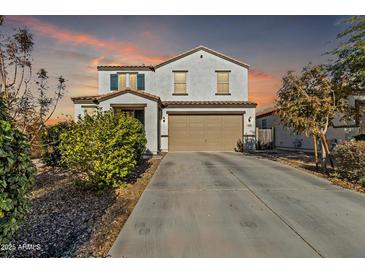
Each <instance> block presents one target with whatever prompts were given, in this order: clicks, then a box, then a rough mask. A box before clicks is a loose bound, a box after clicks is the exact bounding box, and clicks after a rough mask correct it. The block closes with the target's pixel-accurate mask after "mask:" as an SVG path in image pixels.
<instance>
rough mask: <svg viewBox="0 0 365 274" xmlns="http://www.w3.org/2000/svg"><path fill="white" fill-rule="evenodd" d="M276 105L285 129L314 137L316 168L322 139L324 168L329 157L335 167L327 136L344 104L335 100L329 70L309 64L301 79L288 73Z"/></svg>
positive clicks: (300, 76)
mask: <svg viewBox="0 0 365 274" xmlns="http://www.w3.org/2000/svg"><path fill="white" fill-rule="evenodd" d="M276 104H277V107H278V114H279V116H280V118H281V120H282V123H283V125H284V126H286V127H288V128H289V129H291V130H293V131H294V132H296V133H299V134H302V133H304V134H306V135H307V136H312V137H313V144H314V150H315V160H316V166H318V158H317V141H318V139H319V140H321V145H322V167H323V168H325V165H326V161H327V156H328V157H329V158H330V161H331V164H332V165H333V163H332V159H331V156H330V151H329V148H328V144H327V140H326V133H327V129H328V127H329V125H330V122H331V121H332V119H333V118H334V117H335V115H336V112H337V111H338V110H339V109H342V107H343V101H342V100H336V98H335V94H334V92H333V86H332V83H331V79H330V78H329V77H328V72H327V69H326V66H324V65H317V66H314V65H312V64H308V65H307V66H306V67H304V68H303V70H302V73H301V74H300V75H296V74H294V72H292V71H290V72H288V73H287V74H286V75H285V76H284V77H283V85H282V87H281V88H280V90H279V92H278V99H277V102H276Z"/></svg>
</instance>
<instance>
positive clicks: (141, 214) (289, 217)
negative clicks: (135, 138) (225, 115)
mask: <svg viewBox="0 0 365 274" xmlns="http://www.w3.org/2000/svg"><path fill="white" fill-rule="evenodd" d="M110 255H111V256H112V257H365V196H364V195H363V194H359V193H356V192H353V191H349V190H344V189H341V188H339V187H336V186H333V185H330V183H328V182H327V181H326V180H324V179H320V178H318V177H315V176H312V175H310V174H307V173H304V172H302V171H298V170H296V169H294V168H291V167H288V166H285V165H282V164H279V163H277V162H273V161H270V160H264V159H257V158H255V157H251V156H242V154H238V153H206V152H194V153H168V154H167V155H166V156H165V158H164V159H163V160H162V162H161V164H160V167H159V168H158V170H157V172H156V174H155V175H154V177H153V179H152V181H151V182H150V184H149V186H148V187H147V188H146V190H145V191H144V193H143V195H142V197H141V199H140V200H139V202H138V204H137V206H136V207H135V209H134V210H133V212H132V214H131V216H130V217H129V219H128V221H127V222H126V224H125V226H124V228H123V230H122V231H121V233H120V235H119V237H118V238H117V240H116V242H115V243H114V245H113V247H112V249H111V250H110Z"/></svg>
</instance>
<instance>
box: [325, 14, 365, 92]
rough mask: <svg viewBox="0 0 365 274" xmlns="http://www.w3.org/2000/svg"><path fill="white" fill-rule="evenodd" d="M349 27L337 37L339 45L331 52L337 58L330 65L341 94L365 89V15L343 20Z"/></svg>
mask: <svg viewBox="0 0 365 274" xmlns="http://www.w3.org/2000/svg"><path fill="white" fill-rule="evenodd" d="M343 23H344V24H346V25H348V27H347V29H346V30H344V31H342V32H340V33H339V34H338V35H337V38H338V39H339V40H340V41H341V44H340V45H339V47H337V48H336V49H335V50H334V51H332V52H330V53H331V54H333V55H334V56H335V57H336V60H335V61H334V62H333V63H332V64H331V65H330V71H331V74H332V76H333V81H334V83H335V87H336V88H337V91H338V92H339V95H340V96H348V95H349V94H351V93H352V92H358V91H365V16H352V17H348V18H346V19H345V20H343Z"/></svg>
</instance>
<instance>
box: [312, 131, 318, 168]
mask: <svg viewBox="0 0 365 274" xmlns="http://www.w3.org/2000/svg"><path fill="white" fill-rule="evenodd" d="M313 146H314V160H315V161H316V170H318V166H319V163H318V148H317V136H315V135H313Z"/></svg>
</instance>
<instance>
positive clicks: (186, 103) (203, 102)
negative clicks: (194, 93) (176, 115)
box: [162, 101, 257, 106]
mask: <svg viewBox="0 0 365 274" xmlns="http://www.w3.org/2000/svg"><path fill="white" fill-rule="evenodd" d="M162 104H163V105H164V106H174V105H180V106H184V105H194V106H206V105H209V106H210V105H213V106H214V105H215V106H217V105H219V106H222V105H227V106H228V105H230V106H234V105H246V106H247V105H248V106H256V105H257V104H256V103H255V102H250V101H163V102H162Z"/></svg>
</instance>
